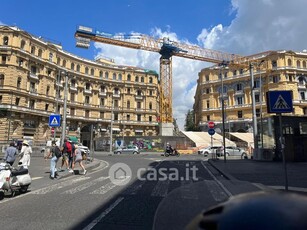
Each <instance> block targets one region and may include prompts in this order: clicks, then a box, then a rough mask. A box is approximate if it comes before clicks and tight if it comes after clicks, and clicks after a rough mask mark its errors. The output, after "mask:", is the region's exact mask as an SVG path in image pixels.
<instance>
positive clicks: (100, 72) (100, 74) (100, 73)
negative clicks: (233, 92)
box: [99, 71, 103, 79]
mask: <svg viewBox="0 0 307 230" xmlns="http://www.w3.org/2000/svg"><path fill="white" fill-rule="evenodd" d="M99 77H100V79H102V78H103V72H102V71H99Z"/></svg>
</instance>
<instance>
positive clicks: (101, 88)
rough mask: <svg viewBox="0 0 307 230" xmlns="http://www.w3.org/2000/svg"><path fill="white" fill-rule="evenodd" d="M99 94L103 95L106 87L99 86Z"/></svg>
mask: <svg viewBox="0 0 307 230" xmlns="http://www.w3.org/2000/svg"><path fill="white" fill-rule="evenodd" d="M100 92H101V93H105V92H106V87H105V86H104V85H101V86H100Z"/></svg>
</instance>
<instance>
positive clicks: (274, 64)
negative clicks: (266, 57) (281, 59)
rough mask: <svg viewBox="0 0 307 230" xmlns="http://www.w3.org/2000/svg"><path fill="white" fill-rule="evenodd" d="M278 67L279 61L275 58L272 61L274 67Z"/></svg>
mask: <svg viewBox="0 0 307 230" xmlns="http://www.w3.org/2000/svg"><path fill="white" fill-rule="evenodd" d="M276 67H277V61H276V60H273V61H272V68H276Z"/></svg>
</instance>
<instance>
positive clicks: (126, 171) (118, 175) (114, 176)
mask: <svg viewBox="0 0 307 230" xmlns="http://www.w3.org/2000/svg"><path fill="white" fill-rule="evenodd" d="M131 176H132V172H131V169H130V167H129V166H128V165H127V164H125V163H116V164H114V165H112V166H111V168H110V170H109V177H110V180H111V182H112V183H113V184H115V185H126V184H128V183H129V182H130V180H131Z"/></svg>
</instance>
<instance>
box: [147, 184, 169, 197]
mask: <svg viewBox="0 0 307 230" xmlns="http://www.w3.org/2000/svg"><path fill="white" fill-rule="evenodd" d="M169 183H170V181H169V180H163V181H160V180H159V181H158V183H157V184H156V186H155V187H154V189H153V190H152V192H151V196H158V197H165V196H166V195H167V192H168V186H169Z"/></svg>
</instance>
